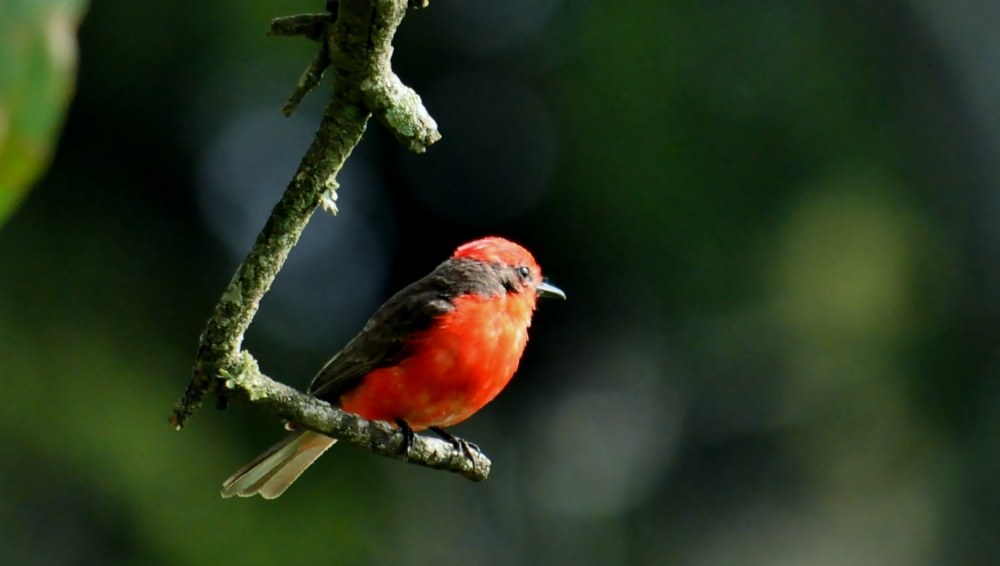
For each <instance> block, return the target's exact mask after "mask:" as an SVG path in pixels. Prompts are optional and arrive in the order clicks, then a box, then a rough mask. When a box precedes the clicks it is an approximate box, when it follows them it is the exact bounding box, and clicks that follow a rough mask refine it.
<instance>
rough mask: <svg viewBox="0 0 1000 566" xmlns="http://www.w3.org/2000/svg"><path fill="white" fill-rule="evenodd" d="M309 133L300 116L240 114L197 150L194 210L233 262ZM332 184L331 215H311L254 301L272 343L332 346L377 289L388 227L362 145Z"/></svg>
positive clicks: (367, 309)
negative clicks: (335, 211)
mask: <svg viewBox="0 0 1000 566" xmlns="http://www.w3.org/2000/svg"><path fill="white" fill-rule="evenodd" d="M314 130H315V124H314V123H313V122H311V121H310V120H308V119H307V118H297V117H295V116H293V117H292V118H290V119H286V118H284V117H282V116H281V115H280V114H279V113H278V112H276V111H274V110H272V109H268V110H263V111H248V112H243V113H238V114H235V115H234V116H232V117H231V119H229V121H228V122H226V123H225V124H224V125H223V127H222V128H221V130H220V131H219V132H218V134H217V136H216V137H215V139H214V140H213V141H212V143H211V144H210V145H209V147H208V148H207V150H206V151H205V153H204V155H203V159H202V163H201V171H200V173H201V175H200V176H201V179H200V180H201V182H200V185H199V189H200V190H199V192H198V201H199V205H200V208H201V212H202V215H203V216H204V218H205V222H206V223H207V224H208V227H209V229H210V230H211V231H212V233H213V234H215V236H216V237H217V238H218V239H219V241H220V242H222V244H223V246H224V247H225V248H226V250H227V251H228V252H229V253H230V256H231V258H232V259H233V260H234V262H235V261H242V260H243V258H244V256H245V254H246V252H247V251H249V249H250V247H251V246H252V245H253V242H254V240H255V238H256V237H257V234H258V233H259V232H260V230H261V228H263V226H264V223H265V221H266V220H267V217H268V215H269V214H270V212H271V209H272V207H273V206H274V204H275V203H276V202H277V201H278V199H279V198H280V197H281V194H282V192H283V191H284V189H285V186H286V185H287V184H288V181H289V180H290V179H291V177H292V175H293V174H294V173H295V169H296V167H297V166H298V163H299V160H300V159H301V157H302V155H303V154H304V153H305V150H306V148H307V147H308V145H309V142H310V140H311V138H312V134H313V131H314ZM338 181H339V182H340V186H341V189H340V191H338V195H339V200H338V201H337V203H338V207H339V209H340V213H339V215H338V216H337V217H336V218H333V217H332V216H331V215H330V214H329V213H326V212H323V211H322V210H319V211H317V212H316V214H315V215H314V216H313V218H312V220H311V221H310V223H309V226H308V227H307V228H306V230H305V231H304V232H303V234H302V237H301V239H300V240H299V243H298V245H296V246H295V248H294V249H293V250H292V252H291V254H290V255H289V257H288V260H287V262H286V264H285V266H284V268H283V269H282V271H281V273H280V274H279V275H278V277H277V279H276V280H275V283H274V285H273V287H272V288H271V291H270V292H269V293H268V294H267V296H266V297H265V298H264V300H263V302H262V303H261V310H260V313H259V315H258V318H257V321H258V324H259V326H260V328H261V329H262V330H264V331H265V332H267V333H268V334H269V335H270V336H271V337H272V338H275V339H277V340H280V341H283V342H286V343H290V344H295V345H298V346H301V347H324V346H330V345H331V344H333V343H335V342H336V340H337V339H339V338H342V337H343V336H341V335H343V334H345V333H348V332H353V330H356V326H357V324H358V323H359V322H363V321H364V318H365V317H366V316H367V315H368V314H370V313H371V311H373V310H375V308H377V307H378V304H379V301H380V299H381V298H382V296H383V294H384V292H385V286H386V284H387V281H388V270H389V268H390V255H391V249H390V245H391V242H392V239H393V238H392V233H393V229H392V228H393V223H392V218H391V210H390V205H389V203H388V201H387V199H386V196H385V194H384V189H383V187H382V186H381V182H380V180H379V179H378V177H377V175H376V174H375V173H374V167H373V166H372V164H371V163H370V161H369V159H367V156H366V154H365V151H364V148H363V146H362V147H359V148H357V149H356V150H355V152H354V153H353V154H352V156H351V159H350V160H349V161H348V162H347V165H346V166H345V167H344V170H343V171H341V173H340V175H339V176H338ZM255 327H257V325H255Z"/></svg>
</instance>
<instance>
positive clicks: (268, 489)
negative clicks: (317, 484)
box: [222, 430, 337, 499]
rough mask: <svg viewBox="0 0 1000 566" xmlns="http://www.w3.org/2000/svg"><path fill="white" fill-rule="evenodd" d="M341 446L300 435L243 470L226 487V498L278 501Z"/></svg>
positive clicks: (316, 435) (290, 437) (322, 438)
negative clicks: (318, 461) (328, 452)
mask: <svg viewBox="0 0 1000 566" xmlns="http://www.w3.org/2000/svg"><path fill="white" fill-rule="evenodd" d="M335 442H337V439H336V438H330V437H329V436H323V435H322V434H320V433H318V432H312V431H310V430H302V431H296V432H294V433H292V434H290V435H288V436H286V437H285V438H284V439H283V440H282V441H281V442H279V443H277V444H275V445H274V446H272V447H270V448H269V449H268V450H267V451H266V452H264V453H263V454H261V455H260V456H257V457H256V458H254V460H253V461H252V462H250V463H249V464H247V465H246V466H243V468H241V469H240V471H238V472H236V473H235V474H233V475H232V476H231V477H230V478H229V479H228V480H226V482H225V483H223V484H222V497H232V496H234V495H239V496H240V497H250V496H252V495H255V494H258V493H259V494H260V496H261V497H263V498H264V499H274V498H275V497H278V496H279V495H281V494H282V493H284V492H285V490H286V489H288V486H290V485H292V482H294V481H295V480H296V479H298V477H299V476H300V475H302V472H304V471H305V470H306V468H308V467H309V465H310V464H312V463H313V462H315V461H316V458H319V457H320V456H322V455H323V453H324V452H326V450H327V449H328V448H330V447H331V446H333V444H334V443H335Z"/></svg>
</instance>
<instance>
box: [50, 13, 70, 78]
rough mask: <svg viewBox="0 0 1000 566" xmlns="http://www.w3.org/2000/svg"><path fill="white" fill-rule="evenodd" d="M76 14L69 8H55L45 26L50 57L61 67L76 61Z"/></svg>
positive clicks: (53, 62)
mask: <svg viewBox="0 0 1000 566" xmlns="http://www.w3.org/2000/svg"><path fill="white" fill-rule="evenodd" d="M76 20H77V17H76V14H75V11H74V10H70V9H68V8H55V9H53V10H52V12H51V13H50V15H49V19H48V22H47V24H46V27H45V37H46V40H47V43H48V50H49V59H50V60H51V61H52V64H53V65H55V66H56V67H59V68H66V67H69V66H71V65H73V64H74V63H75V62H76V23H77V22H76Z"/></svg>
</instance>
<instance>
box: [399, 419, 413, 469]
mask: <svg viewBox="0 0 1000 566" xmlns="http://www.w3.org/2000/svg"><path fill="white" fill-rule="evenodd" d="M396 426H398V427H399V432H400V433H401V434H402V435H403V446H402V448H401V450H400V451H401V452H402V453H403V461H404V462H406V461H407V460H409V459H410V449H411V448H413V428H411V427H410V423H408V422H406V421H404V420H403V419H397V420H396Z"/></svg>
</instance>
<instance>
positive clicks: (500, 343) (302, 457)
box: [222, 236, 566, 499]
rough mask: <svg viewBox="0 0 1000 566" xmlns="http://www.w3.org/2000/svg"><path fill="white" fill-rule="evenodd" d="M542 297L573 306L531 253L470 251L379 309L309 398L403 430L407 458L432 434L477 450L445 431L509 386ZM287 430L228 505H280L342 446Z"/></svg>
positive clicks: (493, 248)
mask: <svg viewBox="0 0 1000 566" xmlns="http://www.w3.org/2000/svg"><path fill="white" fill-rule="evenodd" d="M544 296H552V297H559V298H562V299H565V298H566V294H565V293H563V291H562V290H560V289H559V288H557V287H555V286H554V285H552V284H551V283H549V282H548V281H547V280H546V279H544V278H543V277H542V271H541V268H539V266H538V263H537V262H536V261H535V258H534V257H533V256H532V255H531V253H530V252H529V251H528V250H527V249H525V248H524V247H522V246H520V245H519V244H516V243H514V242H512V241H510V240H507V239H504V238H500V237H496V236H490V237H485V238H480V239H478V240H474V241H472V242H469V243H466V244H463V245H461V246H459V247H458V248H457V249H455V251H454V253H452V255H451V257H449V258H448V259H447V260H445V261H444V262H443V263H441V264H440V265H438V266H437V267H436V268H435V269H434V270H433V271H431V272H430V273H429V274H428V275H426V276H424V277H423V278H421V279H418V280H417V281H415V282H413V283H411V284H410V285H408V286H407V287H405V288H403V289H402V290H401V291H399V292H398V293H396V294H395V295H393V296H392V297H390V298H389V299H388V300H387V301H386V302H385V303H384V304H383V305H382V306H381V307H379V308H378V309H377V310H376V311H375V314H373V315H372V317H371V318H370V319H369V320H368V322H367V324H365V326H364V328H363V329H362V330H361V332H359V333H358V335H357V336H355V337H354V338H353V339H352V340H351V341H350V342H348V343H347V345H346V346H344V348H343V349H342V350H340V352H338V353H337V354H336V355H335V356H333V358H331V359H330V361H328V362H327V363H326V364H325V365H324V366H323V367H322V368H321V369H320V370H319V373H317V374H316V376H315V377H314V378H313V380H312V382H311V384H310V386H309V390H308V393H309V394H310V395H312V396H314V397H317V398H319V399H322V400H324V401H327V402H329V403H330V404H332V405H333V406H335V407H339V408H340V409H342V410H344V411H346V412H348V413H354V414H356V415H359V416H361V417H362V418H365V419H368V420H373V421H385V422H388V423H391V424H392V425H393V426H396V427H398V428H400V429H401V430H402V432H403V434H404V440H405V441H404V448H403V449H404V451H408V450H409V446H410V444H411V443H412V439H413V434H414V431H422V430H427V429H430V430H431V431H432V432H434V433H435V434H437V435H439V436H441V437H442V438H444V439H446V440H448V441H450V442H451V443H452V444H453V445H454V446H455V447H456V448H461V449H463V450H464V451H465V452H466V454H469V446H470V443H468V442H466V441H465V440H463V439H460V438H458V437H456V436H453V435H452V434H450V433H448V432H447V431H445V430H444V428H445V427H450V426H454V425H457V424H458V423H461V422H462V421H464V420H466V419H467V418H469V417H470V416H472V415H473V414H474V413H476V412H477V411H478V410H480V409H481V408H483V406H485V405H486V404H487V403H489V402H490V401H492V400H493V399H494V398H495V397H496V396H497V395H498V394H499V393H500V391H501V390H503V388H504V387H506V385H507V383H508V382H510V380H511V378H512V377H513V376H514V373H515V372H516V371H517V367H518V363H519V362H520V359H521V355H522V353H523V352H524V348H525V346H526V344H527V342H528V327H529V326H531V318H532V314H533V313H534V311H535V307H536V301H537V299H538V298H539V297H544ZM286 428H289V429H290V430H292V433H291V434H289V435H288V436H286V437H285V438H284V439H283V440H281V441H280V442H278V443H277V444H275V445H274V446H272V447H271V448H270V449H268V450H267V451H265V452H264V453H263V454H261V455H260V456H258V457H257V458H255V459H254V460H253V461H251V462H250V463H249V464H247V465H246V466H244V467H243V468H241V469H240V470H239V471H237V472H236V473H235V474H233V475H232V476H231V477H230V478H229V479H227V480H226V481H225V482H224V483H223V489H222V496H223V497H227V498H228V497H232V496H234V495H238V496H241V497H250V496H253V495H256V494H259V495H261V496H262V497H264V498H265V499H274V498H276V497H278V496H280V495H281V494H282V493H284V492H285V490H286V489H288V487H289V486H290V485H291V484H292V482H294V481H295V480H296V479H298V477H299V476H300V475H301V474H302V472H304V471H305V469H306V468H308V467H309V466H310V465H311V464H312V463H313V462H314V461H316V459H317V458H319V457H320V456H321V455H322V454H323V453H324V452H326V450H327V449H329V448H330V447H331V446H333V444H334V443H336V442H337V440H336V439H335V438H331V437H329V436H325V435H323V434H320V433H318V432H313V431H310V430H305V429H297V427H296V426H295V425H293V424H289V425H286ZM472 446H474V445H472ZM404 454H405V452H404Z"/></svg>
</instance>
